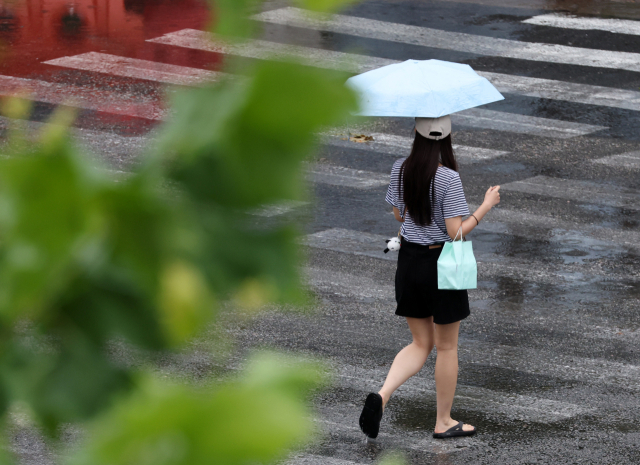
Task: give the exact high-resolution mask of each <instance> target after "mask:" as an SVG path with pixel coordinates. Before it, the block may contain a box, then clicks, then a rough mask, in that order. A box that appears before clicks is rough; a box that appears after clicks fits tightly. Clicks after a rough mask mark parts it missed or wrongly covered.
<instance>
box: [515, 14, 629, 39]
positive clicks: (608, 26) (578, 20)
mask: <svg viewBox="0 0 640 465" xmlns="http://www.w3.org/2000/svg"><path fill="white" fill-rule="evenodd" d="M522 22H523V23H526V24H535V25H536V26H550V27H558V28H562V29H578V30H582V31H607V32H615V33H616V34H629V35H636V36H640V21H632V20H629V19H607V18H589V17H579V16H572V15H565V14H561V13H550V14H546V15H539V16H534V17H533V18H529V19H525V20H524V21H522Z"/></svg>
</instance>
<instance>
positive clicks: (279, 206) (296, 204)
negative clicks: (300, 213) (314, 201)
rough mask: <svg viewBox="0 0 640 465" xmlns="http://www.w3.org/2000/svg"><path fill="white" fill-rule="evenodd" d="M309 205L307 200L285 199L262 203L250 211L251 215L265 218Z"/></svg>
mask: <svg viewBox="0 0 640 465" xmlns="http://www.w3.org/2000/svg"><path fill="white" fill-rule="evenodd" d="M307 205H309V202H301V201H298V200H287V201H284V202H279V203H274V204H269V205H263V206H262V207H260V208H256V209H255V210H254V211H252V212H251V214H252V215H256V216H263V217H265V218H269V217H272V216H280V215H284V214H286V213H291V212H292V211H294V210H297V209H298V208H301V207H305V206H307Z"/></svg>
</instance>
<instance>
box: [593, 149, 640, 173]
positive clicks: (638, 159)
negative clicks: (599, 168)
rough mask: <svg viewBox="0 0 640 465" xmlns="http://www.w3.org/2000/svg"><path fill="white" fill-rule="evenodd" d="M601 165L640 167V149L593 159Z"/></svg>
mask: <svg viewBox="0 0 640 465" xmlns="http://www.w3.org/2000/svg"><path fill="white" fill-rule="evenodd" d="M592 162H593V163H599V164H601V165H609V166H616V167H622V168H635V169H640V150H638V151H635V152H628V153H621V154H619V155H611V156H609V157H604V158H598V159H597V160H592Z"/></svg>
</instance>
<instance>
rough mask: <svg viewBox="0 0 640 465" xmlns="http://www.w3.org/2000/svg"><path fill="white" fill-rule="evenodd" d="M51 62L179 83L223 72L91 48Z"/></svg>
mask: <svg viewBox="0 0 640 465" xmlns="http://www.w3.org/2000/svg"><path fill="white" fill-rule="evenodd" d="M44 63H46V64H48V65H54V66H60V67H63V68H73V69H81V70H84V71H95V72H98V73H103V74H110V75H113V76H122V77H128V78H134V79H144V80H147V81H157V82H163V83H167V84H176V85H194V84H201V83H204V82H207V81H212V80H215V79H217V78H219V77H220V76H221V73H217V72H214V71H207V70H204V69H198V68H188V67H186V66H177V65H168V64H166V63H157V62H154V61H148V60H139V59H136V58H126V57H120V56H116V55H109V54H106V53H98V52H88V53H83V54H81V55H74V56H70V57H62V58H56V59H54V60H49V61H45V62H44Z"/></svg>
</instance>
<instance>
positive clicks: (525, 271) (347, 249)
mask: <svg viewBox="0 0 640 465" xmlns="http://www.w3.org/2000/svg"><path fill="white" fill-rule="evenodd" d="M392 234H393V231H390V234H389V236H388V237H387V236H382V235H378V234H372V233H366V232H362V231H354V230H349V229H343V228H331V229H326V230H323V231H318V232H316V233H312V234H307V235H306V236H304V237H303V238H302V239H301V243H302V244H303V245H306V246H308V247H312V248H316V249H322V250H330V251H334V252H340V253H347V254H353V255H362V256H366V257H372V258H378V259H382V260H389V261H396V260H397V259H398V254H397V252H388V253H386V254H385V253H384V251H383V250H384V248H385V240H386V239H389V237H391V235H392ZM587 250H588V248H587ZM476 259H477V260H478V280H490V279H495V278H496V277H502V276H509V277H510V278H513V279H517V280H523V281H526V282H535V283H541V284H548V285H552V286H559V285H562V286H565V287H568V286H583V285H585V284H591V283H593V282H595V281H597V280H599V279H601V277H602V276H603V275H606V276H607V277H609V278H612V279H616V280H620V279H623V278H624V279H625V280H627V281H629V282H634V283H635V282H638V281H639V279H640V278H639V277H637V276H635V277H634V276H629V275H624V276H619V275H618V276H616V275H612V274H611V273H605V272H604V271H598V270H590V271H589V273H586V272H585V271H584V269H583V268H582V267H578V268H576V266H570V265H569V266H565V265H551V264H545V263H538V264H536V266H535V267H532V266H531V263H526V262H523V261H519V260H517V259H515V258H509V259H505V257H504V256H502V255H499V254H494V253H486V252H485V253H483V254H482V255H481V256H476Z"/></svg>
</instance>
